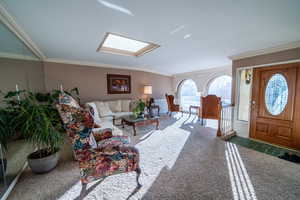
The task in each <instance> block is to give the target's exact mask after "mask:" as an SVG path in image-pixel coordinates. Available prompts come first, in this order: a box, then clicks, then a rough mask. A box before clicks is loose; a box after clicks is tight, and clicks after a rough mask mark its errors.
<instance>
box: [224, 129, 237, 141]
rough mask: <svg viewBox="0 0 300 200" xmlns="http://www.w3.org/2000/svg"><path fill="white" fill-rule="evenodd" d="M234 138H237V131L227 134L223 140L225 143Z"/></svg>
mask: <svg viewBox="0 0 300 200" xmlns="http://www.w3.org/2000/svg"><path fill="white" fill-rule="evenodd" d="M234 136H236V132H235V131H231V132H229V133H228V134H226V135H224V136H221V139H222V140H224V141H228V140H230V138H232V137H234Z"/></svg>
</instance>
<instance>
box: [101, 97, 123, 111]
mask: <svg viewBox="0 0 300 200" xmlns="http://www.w3.org/2000/svg"><path fill="white" fill-rule="evenodd" d="M105 103H106V104H108V107H109V108H110V110H111V111H112V112H122V106H121V101H120V100H115V101H107V102H105Z"/></svg>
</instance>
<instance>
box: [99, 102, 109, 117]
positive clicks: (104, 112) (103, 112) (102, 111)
mask: <svg viewBox="0 0 300 200" xmlns="http://www.w3.org/2000/svg"><path fill="white" fill-rule="evenodd" d="M95 104H96V107H97V109H98V112H99V115H100V117H107V116H111V115H112V114H113V113H112V112H111V110H110V108H109V106H108V104H106V103H104V102H102V101H96V102H95Z"/></svg>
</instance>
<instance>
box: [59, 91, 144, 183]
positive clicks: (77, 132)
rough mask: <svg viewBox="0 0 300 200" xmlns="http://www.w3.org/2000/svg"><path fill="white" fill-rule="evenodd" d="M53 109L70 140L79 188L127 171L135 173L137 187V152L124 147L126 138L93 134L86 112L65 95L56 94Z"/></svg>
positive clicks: (106, 132) (91, 121)
mask: <svg viewBox="0 0 300 200" xmlns="http://www.w3.org/2000/svg"><path fill="white" fill-rule="evenodd" d="M57 109H58V111H59V113H60V116H61V119H62V121H63V124H64V128H65V130H66V132H67V134H68V136H69V137H70V139H71V140H72V144H73V151H74V154H75V158H76V160H77V161H78V162H79V168H80V171H81V173H80V174H81V183H82V185H83V187H86V184H87V183H89V182H92V181H94V180H98V179H103V178H105V177H107V176H110V175H114V174H119V173H126V172H131V171H135V172H136V173H137V176H136V182H137V184H138V187H140V186H141V184H140V183H139V176H140V174H141V169H140V167H139V152H138V150H137V149H136V148H135V147H133V146H129V145H128V143H129V142H128V138H127V137H123V136H113V135H112V131H111V129H104V130H100V131H94V130H99V129H94V125H95V123H94V120H93V116H92V114H91V112H90V111H88V110H89V109H85V108H82V107H80V106H79V104H78V103H77V102H76V101H75V100H74V99H73V98H72V97H71V96H70V95H68V94H65V93H62V94H60V96H59V103H58V104H57ZM94 136H95V137H94ZM95 138H97V141H96V139H95Z"/></svg>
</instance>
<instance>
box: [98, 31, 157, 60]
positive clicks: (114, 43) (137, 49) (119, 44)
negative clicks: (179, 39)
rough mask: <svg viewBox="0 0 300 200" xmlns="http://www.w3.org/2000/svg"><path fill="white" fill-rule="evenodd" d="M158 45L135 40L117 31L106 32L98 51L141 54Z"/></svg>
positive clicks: (130, 54)
mask: <svg viewBox="0 0 300 200" xmlns="http://www.w3.org/2000/svg"><path fill="white" fill-rule="evenodd" d="M158 47H159V45H157V44H154V43H151V42H143V41H139V40H134V39H131V38H128V37H125V36H121V35H119V34H115V33H106V35H105V37H104V39H103V41H102V42H101V44H100V46H99V47H98V49H97V51H100V52H105V53H113V54H120V55H126V56H141V55H143V54H145V53H148V52H150V51H152V50H154V49H156V48H158Z"/></svg>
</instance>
